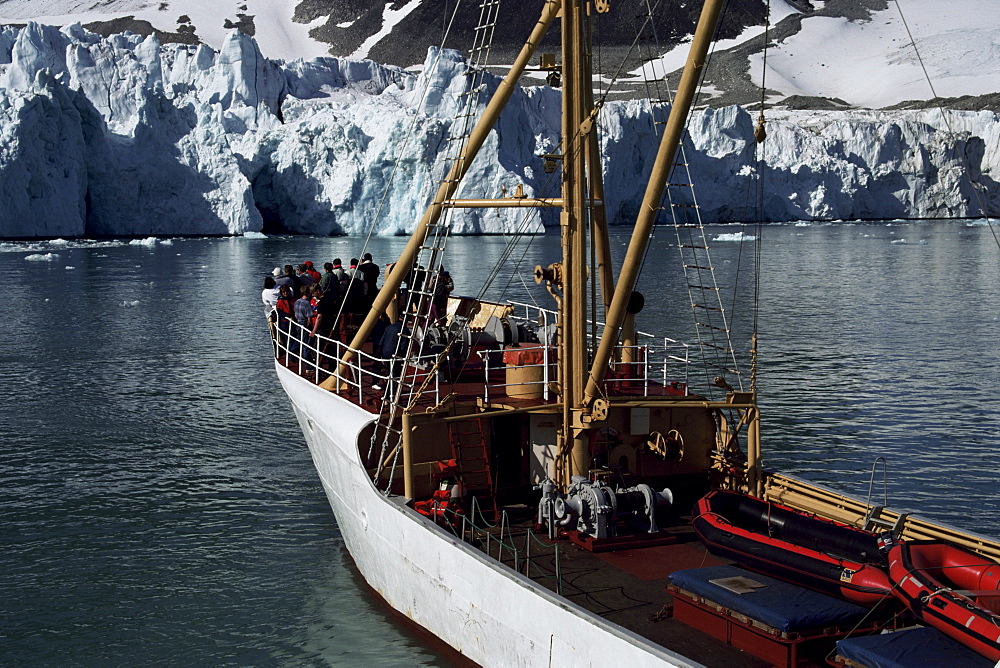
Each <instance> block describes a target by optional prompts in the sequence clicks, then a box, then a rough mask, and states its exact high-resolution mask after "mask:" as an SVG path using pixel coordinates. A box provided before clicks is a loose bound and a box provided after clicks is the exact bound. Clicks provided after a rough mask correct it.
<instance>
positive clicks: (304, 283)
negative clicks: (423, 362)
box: [261, 253, 454, 359]
mask: <svg viewBox="0 0 1000 668" xmlns="http://www.w3.org/2000/svg"><path fill="white" fill-rule="evenodd" d="M389 268H390V269H391V265H390V267H389ZM414 271H417V272H421V273H422V274H423V273H424V272H423V269H422V268H420V267H418V268H417V269H416V270H414ZM414 271H411V272H410V275H408V276H407V277H406V278H407V279H408V280H406V281H404V285H406V286H413V285H415V284H420V283H422V281H421V280H419V279H421V278H423V276H417V275H416V274H415V273H414ZM380 273H381V272H380V270H379V267H378V265H377V264H375V262H374V261H373V260H372V256H371V253H365V254H364V255H362V256H361V259H360V260H358V259H357V258H352V259H351V261H350V264H349V265H348V266H347V267H344V265H343V262H342V261H341V259H340V258H337V259H335V260H334V261H333V262H326V263H324V264H323V273H320V272H318V271H316V269H315V267H314V265H313V263H312V262H310V261H306V262H303V263H301V264H299V265H298V266H297V267H296V266H294V265H291V264H286V265H285V266H284V269H282V268H280V267H275V268H274V271H273V272H272V274H271V275H270V276H267V277H266V278H265V279H264V289H263V291H262V292H261V301H262V302H263V304H264V312H265V316H266V317H267V318H268V319H269V321H270V322H271V323H272V325H273V326H274V327H275V330H276V332H278V333H281V335H282V336H286V337H287V341H288V350H289V352H290V353H292V354H298V353H299V350H300V349H301V350H302V351H303V352H302V356H303V357H304V358H306V359H311V350H312V349H313V348H314V347H315V346H314V342H315V341H316V337H317V336H319V337H323V340H338V341H341V342H343V343H345V344H346V343H350V342H351V341H352V340H353V338H354V335H355V333H356V332H357V330H358V328H359V326H360V325H361V322H362V321H363V320H364V318H365V316H366V315H367V314H368V312H369V311H370V310H371V307H372V304H373V303H374V302H375V298H376V297H377V296H378V292H379V287H378V279H379V275H380ZM434 283H435V286H436V288H435V290H434V295H433V298H432V300H431V302H432V321H433V322H440V323H443V321H444V315H445V309H446V305H447V301H448V295H450V294H451V291H452V290H453V289H454V283H453V282H452V279H451V276H450V275H449V274H448V272H446V271H444V269H443V268H442V269H440V270H439V272H438V277H437V280H436V281H434ZM405 290H406V288H403V289H402V290H401V294H400V297H401V298H402V299H401V301H402V302H404V303H405V296H406V293H405ZM293 321H294V322H295V323H298V325H299V326H298V327H293V326H292V324H291V323H292V322H293ZM387 328H388V331H389V333H390V334H391V335H392V337H393V338H398V329H399V326H398V323H390V322H389V321H388V320H387V319H384V321H383V322H380V323H379V327H377V329H376V331H375V332H374V333H373V336H372V339H371V340H372V342H373V343H374V348H375V350H376V351H377V354H378V353H379V352H381V351H383V349H385V348H386V347H387V346H386V345H383V343H384V342H383V341H382V339H383V338H386V337H384V336H383V334H384V332H385V331H386V330H387Z"/></svg>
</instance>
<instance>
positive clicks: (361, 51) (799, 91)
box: [0, 0, 1000, 109]
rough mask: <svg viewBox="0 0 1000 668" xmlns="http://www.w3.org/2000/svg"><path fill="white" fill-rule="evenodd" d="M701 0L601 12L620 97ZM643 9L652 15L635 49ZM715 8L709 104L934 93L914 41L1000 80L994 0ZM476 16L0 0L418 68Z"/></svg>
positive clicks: (974, 79)
mask: <svg viewBox="0 0 1000 668" xmlns="http://www.w3.org/2000/svg"><path fill="white" fill-rule="evenodd" d="M540 5H541V0H531V1H528V2H522V3H504V8H503V9H504V14H503V18H504V21H505V23H504V29H503V30H499V31H497V33H496V34H495V36H494V40H493V49H492V54H493V55H492V60H491V62H494V63H503V62H506V61H509V59H510V58H511V56H512V54H514V53H516V52H517V50H518V49H519V48H520V46H521V40H522V39H523V38H524V36H526V35H527V33H528V31H529V30H530V28H531V26H532V25H533V23H534V22H535V20H536V19H537V11H538V8H539V7H540ZM700 5H701V3H700V2H678V1H673V0H668V1H664V2H659V3H646V2H645V0H622V1H620V2H615V3H612V10H611V11H610V12H608V13H607V14H602V15H600V16H599V17H598V22H599V23H598V29H597V30H596V33H595V39H596V40H597V43H596V48H598V49H599V50H600V54H601V57H600V59H599V60H598V62H597V65H596V67H597V68H598V70H599V71H601V72H603V73H604V75H605V76H606V77H608V76H611V75H612V74H614V73H616V72H620V70H621V67H620V65H621V64H622V63H623V62H624V63H625V65H626V67H625V68H624V72H626V73H628V72H630V73H629V74H625V75H624V76H622V75H619V76H618V77H617V79H616V82H615V85H614V87H613V90H614V91H615V93H616V95H619V96H631V95H636V94H638V95H644V94H645V92H646V89H645V87H644V86H640V85H639V84H641V83H642V77H641V76H639V72H640V71H641V70H642V69H643V68H640V67H639V65H638V63H640V62H645V63H647V64H646V66H645V70H646V71H647V72H653V73H655V74H656V75H657V76H662V75H663V74H664V73H665V72H674V71H676V70H678V69H679V68H680V67H681V66H682V65H683V59H684V57H685V56H686V53H687V42H688V39H689V36H690V34H691V31H692V30H693V27H694V23H695V20H696V18H697V16H698V12H699V9H700ZM646 7H653V8H654V9H653V14H652V18H651V21H650V22H649V24H648V25H646V26H645V27H644V32H643V39H642V40H641V41H640V42H639V46H638V47H636V43H635V37H636V31H637V30H638V28H639V26H640V25H641V24H643V23H644V21H645V20H644V18H643V16H642V14H643V12H644V11H646V10H645V8H646ZM901 11H902V12H904V13H903V14H901V13H900V12H901ZM452 12H454V14H452ZM723 16H724V19H723V26H722V28H721V30H720V33H719V35H718V38H719V40H720V43H719V45H718V46H717V47H716V49H715V51H714V54H713V57H712V61H711V64H710V67H709V71H708V77H707V78H708V82H709V88H708V90H709V91H711V92H712V93H713V94H714V95H715V99H716V100H717V102H718V104H717V105H716V106H721V105H728V104H732V103H738V104H749V103H751V102H754V101H757V100H759V98H760V95H759V92H758V91H757V86H759V84H760V83H761V82H762V81H763V82H764V83H765V84H766V85H767V88H768V90H769V93H770V95H769V99H770V101H771V102H772V103H781V102H782V101H785V100H786V99H787V98H789V97H790V96H794V100H795V102H794V103H795V104H796V105H799V106H810V105H811V106H814V107H815V106H824V105H826V103H825V102H824V101H825V100H828V99H832V100H839V101H842V102H843V103H845V104H846V105H849V106H856V107H865V108H877V107H883V106H888V105H892V104H896V103H898V102H902V101H905V100H924V99H929V98H931V97H933V94H932V93H931V91H930V86H929V84H928V83H927V82H926V80H925V78H924V75H923V72H922V70H921V67H920V63H919V62H918V60H917V57H916V53H917V51H916V50H915V49H914V46H913V45H914V43H915V44H916V47H917V49H919V53H920V54H921V56H922V58H923V61H924V62H923V65H924V66H926V67H927V70H928V72H929V74H930V76H931V81H932V83H933V86H934V89H935V90H936V92H937V94H938V95H940V96H944V97H960V96H980V95H984V94H990V93H998V92H1000V91H998V88H1000V81H998V79H997V76H996V72H997V71H1000V11H997V8H996V0H949V1H948V2H947V3H944V4H942V3H941V2H939V1H938V0H906V2H898V3H897V2H894V1H890V0H728V2H727V3H726V9H725V13H724V15H723ZM479 17H480V14H479V11H478V3H475V2H465V3H447V2H446V3H441V2H436V1H432V0H394V1H393V2H383V1H382V0H211V1H210V2H209V1H206V0H102V1H101V2H97V1H95V0H0V24H4V23H7V24H24V23H27V22H29V21H36V22H39V23H46V24H49V25H57V26H65V25H70V24H72V23H75V22H79V23H81V24H83V25H90V26H91V29H92V30H93V31H94V32H98V33H100V34H103V35H110V34H112V33H116V32H121V31H123V30H126V29H128V30H131V31H133V32H136V33H137V34H142V35H149V34H152V32H153V31H156V34H157V36H158V38H159V39H160V42H161V43H163V44H166V43H170V42H178V41H179V42H182V43H188V44H199V43H204V44H206V45H208V46H211V47H212V48H213V49H215V50H219V49H220V48H222V45H223V43H224V42H225V40H226V39H227V37H228V34H229V31H230V29H232V28H233V27H234V26H235V27H236V28H238V29H240V30H241V31H243V32H245V33H247V34H249V35H251V36H253V37H254V38H255V39H256V40H257V43H258V45H259V46H260V50H261V52H262V53H263V54H264V55H265V56H267V57H268V58H272V59H280V60H286V61H290V60H294V59H296V58H303V59H309V58H313V57H318V56H324V55H332V56H337V57H345V58H346V57H349V58H355V59H362V58H371V59H373V60H375V61H376V62H380V63H391V64H395V65H397V66H401V67H404V68H405V67H410V66H419V65H420V64H421V63H422V62H423V58H424V55H425V54H426V51H427V48H428V47H430V46H440V45H443V46H446V47H450V48H455V49H458V50H462V51H464V50H468V49H469V48H470V46H471V44H472V37H471V36H472V31H473V27H474V26H475V25H477V24H478V22H479V20H480V18H479ZM766 17H769V18H770V24H771V28H770V30H769V31H768V33H767V36H768V38H769V45H768V48H767V51H766V66H765V64H764V62H765V58H764V56H765V52H764V46H765V40H764V25H765V18H766ZM904 18H905V23H904ZM508 21H513V25H509V24H508V23H507V22H508ZM446 28H447V30H446ZM654 35H655V37H654ZM545 48H548V47H545ZM659 54H662V57H661V58H655V56H657V55H659ZM539 76H544V74H540V75H539ZM992 108H994V109H996V103H994V106H993V107H992Z"/></svg>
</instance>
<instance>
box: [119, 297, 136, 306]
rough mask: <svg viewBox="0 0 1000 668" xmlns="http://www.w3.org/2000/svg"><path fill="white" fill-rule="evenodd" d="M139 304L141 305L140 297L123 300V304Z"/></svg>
mask: <svg viewBox="0 0 1000 668" xmlns="http://www.w3.org/2000/svg"><path fill="white" fill-rule="evenodd" d="M138 305H139V300H138V299H133V300H131V301H129V300H128V299H126V300H125V301H123V302H122V306H138Z"/></svg>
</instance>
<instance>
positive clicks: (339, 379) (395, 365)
mask: <svg viewBox="0 0 1000 668" xmlns="http://www.w3.org/2000/svg"><path fill="white" fill-rule="evenodd" d="M310 331H311V329H310V328H309V327H308V326H305V325H302V324H301V323H299V322H296V321H295V320H293V319H291V318H286V319H285V320H283V321H281V323H280V325H279V324H276V323H273V322H272V326H271V340H272V344H273V347H274V355H275V359H276V360H277V361H278V362H279V363H280V364H282V365H283V366H285V367H286V368H288V369H290V370H292V371H294V372H295V373H297V374H298V375H299V376H301V377H302V378H305V379H306V380H309V381H310V382H312V383H315V384H317V385H319V384H320V383H323V382H324V381H326V380H327V379H328V378H330V377H333V378H335V379H336V380H335V382H334V387H336V388H337V392H338V393H339V394H341V395H342V396H343V395H345V394H346V395H348V396H350V397H351V398H352V399H353V400H355V401H356V402H357V403H358V404H362V403H363V402H364V400H365V398H366V397H365V393H366V392H368V398H371V397H373V396H377V397H381V396H382V393H383V392H384V391H389V390H391V389H393V388H395V387H396V385H394V384H395V383H400V382H401V383H402V385H403V387H404V389H405V388H409V387H410V386H411V385H422V384H424V381H425V380H427V375H428V374H429V373H431V372H432V371H431V370H432V369H433V368H434V365H435V362H436V361H437V356H436V355H424V356H421V357H413V358H410V359H409V360H407V361H406V362H405V366H404V362H403V360H401V359H386V358H382V357H376V356H374V355H371V354H369V353H366V352H364V351H357V352H356V354H355V355H354V356H352V358H351V360H350V361H349V362H347V363H342V362H341V360H342V358H343V356H344V353H345V352H347V350H348V345H347V344H346V343H344V342H342V341H340V340H338V339H335V338H332V337H329V336H323V335H318V336H310ZM400 376H401V377H402V379H401V380H399V378H400ZM373 391H374V394H373ZM404 394H405V392H404ZM424 396H426V397H428V398H430V399H432V400H433V401H435V402H439V401H440V400H441V388H440V384H439V379H438V374H436V373H435V374H434V375H433V377H432V378H431V379H430V382H428V383H427V387H426V388H424ZM404 400H405V399H404Z"/></svg>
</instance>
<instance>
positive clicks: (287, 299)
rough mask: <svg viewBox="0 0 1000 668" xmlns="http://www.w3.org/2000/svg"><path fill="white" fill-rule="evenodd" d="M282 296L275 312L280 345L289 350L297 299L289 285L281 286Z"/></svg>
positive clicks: (279, 297)
mask: <svg viewBox="0 0 1000 668" xmlns="http://www.w3.org/2000/svg"><path fill="white" fill-rule="evenodd" d="M280 289H281V294H280V295H279V296H278V303H277V305H276V306H275V311H276V312H277V314H278V339H279V345H281V346H282V347H283V348H285V349H287V348H288V347H289V343H290V342H289V339H288V332H289V329H290V328H291V324H290V323H291V321H293V320H295V297H294V295H292V289H291V288H290V287H288V286H287V285H282V286H281V288H280Z"/></svg>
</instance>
